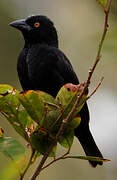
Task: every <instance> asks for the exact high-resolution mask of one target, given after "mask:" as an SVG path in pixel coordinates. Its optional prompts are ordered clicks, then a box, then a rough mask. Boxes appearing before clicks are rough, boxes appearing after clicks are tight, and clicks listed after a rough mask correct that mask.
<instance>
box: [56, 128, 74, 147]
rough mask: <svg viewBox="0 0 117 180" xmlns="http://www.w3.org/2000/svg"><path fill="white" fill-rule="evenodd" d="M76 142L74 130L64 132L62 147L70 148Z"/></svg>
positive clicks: (61, 140) (61, 137) (60, 139)
mask: <svg viewBox="0 0 117 180" xmlns="http://www.w3.org/2000/svg"><path fill="white" fill-rule="evenodd" d="M73 140H74V130H73V129H67V130H66V131H65V132H63V135H62V136H60V138H59V141H58V142H59V143H60V145H61V146H63V147H65V148H70V147H71V146H72V144H73Z"/></svg>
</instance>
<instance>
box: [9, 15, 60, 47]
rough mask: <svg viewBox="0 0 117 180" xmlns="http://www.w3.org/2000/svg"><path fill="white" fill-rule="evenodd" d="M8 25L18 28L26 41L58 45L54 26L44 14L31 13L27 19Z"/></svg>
mask: <svg viewBox="0 0 117 180" xmlns="http://www.w3.org/2000/svg"><path fill="white" fill-rule="evenodd" d="M10 26H12V27H14V28H16V29H18V30H20V31H21V32H22V34H23V36H24V39H25V41H26V42H27V43H31V44H32V43H33V44H34V43H47V44H48V45H49V44H53V45H55V46H58V37H57V31H56V28H55V27H54V24H53V22H52V21H51V20H50V19H48V18H47V17H46V16H42V15H32V16H30V17H28V18H27V19H22V20H17V21H14V22H11V23H10Z"/></svg>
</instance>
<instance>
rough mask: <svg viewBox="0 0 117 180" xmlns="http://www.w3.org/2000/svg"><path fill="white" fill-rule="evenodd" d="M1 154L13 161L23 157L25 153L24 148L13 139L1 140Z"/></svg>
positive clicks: (4, 138)
mask: <svg viewBox="0 0 117 180" xmlns="http://www.w3.org/2000/svg"><path fill="white" fill-rule="evenodd" d="M0 152H2V153H3V154H4V155H5V156H7V157H9V158H10V159H12V160H16V159H17V158H18V157H20V156H23V155H24V153H25V149H24V147H23V146H22V145H21V144H20V143H19V142H18V141H17V140H15V139H13V138H11V137H1V138H0Z"/></svg>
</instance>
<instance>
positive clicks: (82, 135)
mask: <svg viewBox="0 0 117 180" xmlns="http://www.w3.org/2000/svg"><path fill="white" fill-rule="evenodd" d="M75 136H76V137H77V138H78V140H79V141H80V144H81V145H82V147H83V149H84V151H85V154H86V156H94V157H101V158H103V156H102V154H101V152H100V150H99V149H98V147H97V145H96V143H95V141H94V139H93V136H92V134H91V132H90V130H89V127H85V129H84V127H80V126H79V127H78V128H77V129H76V130H75ZM89 163H90V164H91V166H92V167H96V166H97V165H98V164H99V165H102V164H103V162H97V161H89Z"/></svg>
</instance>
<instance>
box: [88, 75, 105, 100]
mask: <svg viewBox="0 0 117 180" xmlns="http://www.w3.org/2000/svg"><path fill="white" fill-rule="evenodd" d="M103 79H104V77H102V78H101V80H100V81H99V83H98V84H97V86H96V88H95V89H94V90H93V92H92V93H91V94H90V95H89V96H88V97H87V99H86V100H88V99H89V98H91V97H92V96H93V95H94V94H95V93H96V91H97V89H98V88H99V87H100V86H101V84H102V81H103Z"/></svg>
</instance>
